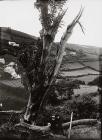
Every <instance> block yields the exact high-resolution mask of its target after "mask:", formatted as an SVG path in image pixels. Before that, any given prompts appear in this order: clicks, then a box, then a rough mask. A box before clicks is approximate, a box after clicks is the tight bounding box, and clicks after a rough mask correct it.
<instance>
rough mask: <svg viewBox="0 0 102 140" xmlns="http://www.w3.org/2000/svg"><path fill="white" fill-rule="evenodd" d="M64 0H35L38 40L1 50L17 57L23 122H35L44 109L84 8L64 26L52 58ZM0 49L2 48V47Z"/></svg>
mask: <svg viewBox="0 0 102 140" xmlns="http://www.w3.org/2000/svg"><path fill="white" fill-rule="evenodd" d="M66 1H67V0H37V1H36V2H35V6H36V8H37V9H38V10H39V12H40V21H41V25H42V30H41V31H40V37H39V38H38V39H37V41H35V43H34V44H29V45H25V43H23V44H19V47H18V45H17V46H16V45H14V46H10V45H9V47H8V42H5V43H7V44H6V45H7V48H6V49H4V50H3V51H2V55H3V54H10V55H13V56H14V57H16V58H17V64H18V67H19V71H20V74H21V79H22V83H23V85H24V87H25V89H26V91H27V93H28V94H29V100H28V104H27V108H26V111H25V114H24V119H25V120H31V118H32V116H34V117H33V119H36V116H37V114H38V113H39V111H40V110H41V109H43V107H44V103H45V101H46V100H47V98H48V96H49V93H50V92H49V91H50V87H51V85H52V84H53V83H54V81H55V80H56V76H57V74H58V71H59V68H60V65H61V62H62V59H63V55H64V51H65V46H66V45H65V44H66V42H67V40H68V39H69V38H70V36H71V35H72V32H73V28H74V27H75V25H76V24H77V23H78V24H79V25H80V27H81V29H82V31H83V27H82V25H81V24H80V22H79V19H80V17H81V15H82V12H83V9H82V8H81V9H80V11H79V13H78V15H77V16H76V17H75V19H74V20H73V21H72V22H71V24H69V25H68V26H67V29H66V31H65V33H64V34H63V36H62V37H61V40H60V42H59V45H58V47H57V48H55V53H54V55H53V56H52V48H53V44H54V39H55V36H56V34H57V32H58V29H59V27H60V26H61V21H62V18H63V16H64V15H65V13H66V10H63V5H64V4H65V3H66ZM1 49H3V48H2V47H1Z"/></svg>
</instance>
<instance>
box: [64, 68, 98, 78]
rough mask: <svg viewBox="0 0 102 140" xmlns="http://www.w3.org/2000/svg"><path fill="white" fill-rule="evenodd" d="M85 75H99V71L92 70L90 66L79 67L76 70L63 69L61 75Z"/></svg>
mask: <svg viewBox="0 0 102 140" xmlns="http://www.w3.org/2000/svg"><path fill="white" fill-rule="evenodd" d="M84 75H99V72H98V71H95V70H92V69H90V68H84V69H82V70H81V69H78V70H76V71H63V72H62V73H61V76H63V77H66V76H69V77H77V76H84Z"/></svg>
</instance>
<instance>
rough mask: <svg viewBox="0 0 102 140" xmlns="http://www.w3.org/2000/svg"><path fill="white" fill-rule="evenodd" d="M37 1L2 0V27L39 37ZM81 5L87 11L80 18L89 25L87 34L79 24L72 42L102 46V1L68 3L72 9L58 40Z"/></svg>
mask: <svg viewBox="0 0 102 140" xmlns="http://www.w3.org/2000/svg"><path fill="white" fill-rule="evenodd" d="M33 3H34V1H33V0H2V1H0V26H1V27H11V28H13V29H16V30H19V31H23V32H25V33H29V34H32V35H35V36H39V30H40V29H41V25H40V22H39V13H38V11H37V10H36V8H34V4H33ZM81 5H82V6H83V7H84V12H83V15H82V17H81V19H80V21H81V23H82V25H83V26H84V28H85V35H83V33H82V32H81V29H80V27H79V26H78V25H77V26H76V27H75V29H74V31H73V35H72V36H71V38H70V39H69V40H68V42H69V43H75V44H81V45H91V46H96V47H102V39H101V37H102V0H70V1H69V5H67V6H68V12H67V13H66V15H65V17H64V18H63V23H64V25H63V27H62V29H60V30H59V32H58V34H57V36H56V41H59V40H60V37H61V35H62V34H63V32H64V31H65V29H66V26H67V24H69V23H70V22H71V21H72V20H73V18H74V17H75V16H76V15H77V13H78V11H79V9H80V7H81Z"/></svg>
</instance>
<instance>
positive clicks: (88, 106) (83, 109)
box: [71, 95, 99, 119]
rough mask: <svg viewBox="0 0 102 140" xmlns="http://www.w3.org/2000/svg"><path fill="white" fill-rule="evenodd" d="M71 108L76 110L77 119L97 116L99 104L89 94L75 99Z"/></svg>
mask: <svg viewBox="0 0 102 140" xmlns="http://www.w3.org/2000/svg"><path fill="white" fill-rule="evenodd" d="M71 108H72V110H73V111H74V112H75V113H74V118H76V119H86V118H97V113H98V112H99V111H98V108H99V106H98V105H97V104H96V101H94V100H93V99H92V97H91V96H89V95H85V96H80V97H79V98H77V99H74V101H73V103H72V104H71Z"/></svg>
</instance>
